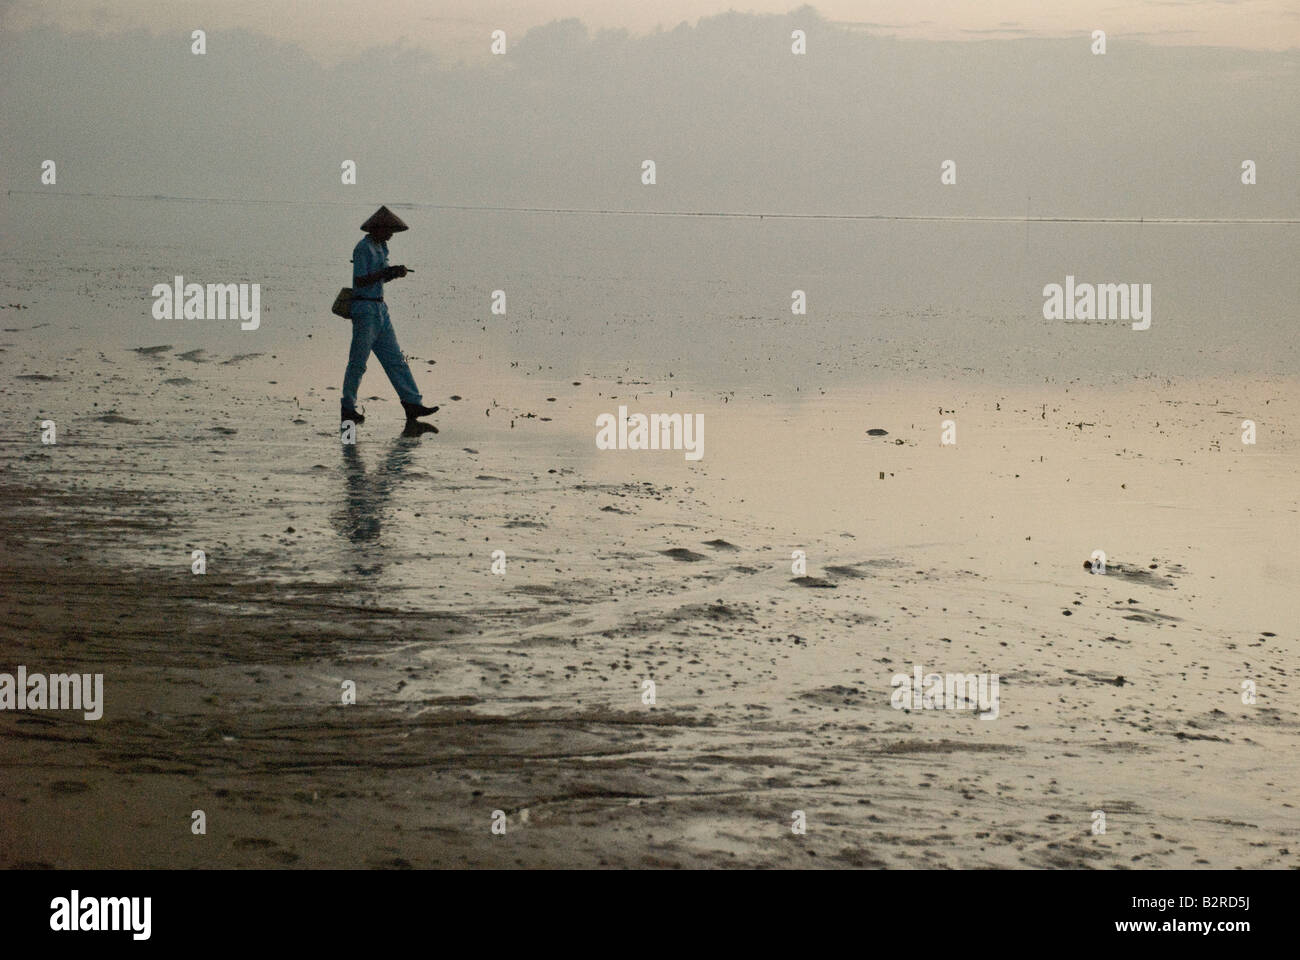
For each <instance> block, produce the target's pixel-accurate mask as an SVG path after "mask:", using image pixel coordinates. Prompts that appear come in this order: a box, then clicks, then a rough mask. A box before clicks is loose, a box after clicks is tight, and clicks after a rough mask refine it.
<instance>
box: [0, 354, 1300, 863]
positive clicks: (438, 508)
mask: <svg viewBox="0 0 1300 960" xmlns="http://www.w3.org/2000/svg"><path fill="white" fill-rule="evenodd" d="M11 340H12V338H11ZM10 346H11V349H18V348H15V347H14V345H13V343H12V342H11V345H10ZM139 346H141V347H144V348H145V349H143V350H141V351H138V352H136V353H133V352H131V351H130V350H129V349H125V348H124V349H122V350H120V351H118V352H116V353H111V352H97V351H94V350H86V351H82V352H80V353H76V354H73V356H72V359H71V360H69V359H66V358H65V359H64V360H62V361H56V359H55V358H45V359H43V360H41V361H40V362H36V361H35V360H32V361H31V362H29V363H27V364H26V365H25V367H26V369H25V372H26V373H27V374H28V375H29V378H28V379H20V380H16V381H11V383H10V384H9V386H8V387H7V388H5V390H4V392H3V393H0V407H3V411H4V414H5V418H6V422H7V423H8V424H9V427H8V428H7V431H6V433H7V435H6V437H5V441H6V442H5V444H4V459H3V469H2V470H0V486H2V487H3V490H2V493H3V502H4V508H3V510H2V511H0V584H2V586H3V597H2V600H0V606H2V607H3V618H2V619H3V624H4V625H3V627H2V628H0V670H12V669H13V668H15V667H17V666H18V665H20V664H22V665H25V666H27V667H28V669H29V670H32V671H36V670H41V671H45V672H49V673H54V672H59V671H62V670H77V671H82V672H84V671H91V672H102V673H103V674H104V676H105V681H104V687H105V701H106V702H105V707H104V716H103V718H102V719H101V720H98V721H95V722H87V721H85V720H83V719H82V718H81V716H80V714H76V713H72V712H66V713H65V712H59V713H55V712H42V711H23V712H19V711H12V710H6V711H3V712H0V763H3V765H4V767H5V768H6V771H7V773H6V776H5V778H4V780H3V784H0V826H2V829H0V864H3V865H4V866H7V867H15V866H50V867H125V866H143V867H192V866H216V867H259V866H286V867H314V866H367V867H387V868H401V867H429V866H465V865H475V866H511V865H524V866H530V867H533V866H596V865H611V866H650V867H697V866H799V867H813V866H816V867H828V866H839V867H843V866H855V867H878V866H888V867H984V866H1005V867H1101V868H1146V867H1184V866H1186V867H1196V866H1203V867H1217V868H1228V867H1265V868H1272V867H1279V868H1286V867H1295V866H1296V865H1297V863H1298V862H1300V861H1298V860H1297V851H1300V838H1298V837H1297V831H1298V830H1300V826H1298V821H1297V817H1296V810H1295V807H1294V803H1295V796H1296V788H1297V785H1298V784H1297V780H1298V779H1300V778H1298V777H1297V760H1296V757H1297V755H1298V752H1297V747H1298V746H1300V743H1298V742H1297V740H1298V737H1297V730H1298V729H1300V727H1298V725H1297V720H1298V716H1300V715H1298V714H1297V711H1296V707H1295V698H1294V694H1293V691H1292V689H1291V673H1292V671H1293V669H1294V666H1293V663H1294V656H1295V651H1296V639H1297V638H1296V632H1295V629H1296V627H1295V625H1296V623H1297V622H1300V620H1298V619H1297V613H1298V612H1300V610H1297V598H1296V594H1295V591H1294V585H1295V583H1296V582H1297V579H1298V578H1300V558H1298V557H1297V551H1296V550H1295V538H1296V534H1297V532H1298V528H1297V509H1298V508H1297V502H1296V496H1295V486H1294V476H1295V473H1296V469H1297V467H1298V466H1300V451H1298V450H1297V443H1296V439H1295V437H1294V436H1293V435H1292V434H1291V433H1290V432H1289V429H1288V427H1287V425H1288V424H1291V423H1295V422H1297V416H1298V415H1300V390H1298V389H1297V387H1296V385H1295V384H1294V383H1289V382H1285V383H1283V382H1276V381H1265V380H1259V381H1251V380H1247V379H1242V380H1239V381H1216V382H1192V381H1184V382H1178V383H1172V384H1170V383H1167V382H1164V381H1161V382H1159V383H1158V384H1157V383H1155V382H1134V383H1132V384H1130V385H1127V386H1121V387H1115V386H1113V385H1112V386H1109V387H1108V388H1107V389H1106V390H1104V391H1103V390H1090V389H1086V388H1083V387H1081V386H1078V385H1071V386H1069V387H1066V386H1063V385H1059V384H1052V385H1045V386H1044V387H1041V388H1020V389H1018V390H1017V391H1010V390H1000V389H998V388H996V387H993V386H990V385H988V384H986V383H979V382H977V381H976V380H974V379H969V380H960V379H959V380H955V381H949V382H945V383H942V384H939V383H936V384H929V385H927V384H922V383H917V382H910V381H909V382H900V383H896V384H893V385H889V386H880V387H875V388H863V389H858V390H843V391H839V392H826V393H819V394H818V395H817V396H816V397H815V398H814V397H803V396H800V397H797V398H796V397H792V396H790V395H784V396H766V397H765V396H762V395H760V393H759V392H757V391H756V392H755V394H754V395H752V396H748V397H746V396H739V395H735V394H729V395H727V396H725V397H723V396H716V395H709V394H707V393H704V392H699V391H696V392H691V391H689V390H683V389H681V388H680V387H679V386H674V387H673V390H672V394H671V395H670V394H669V388H668V387H667V386H666V385H663V384H651V383H645V382H642V383H620V382H617V381H613V380H602V379H600V378H593V377H587V376H563V377H557V378H556V379H555V380H553V381H542V380H538V379H526V378H524V377H517V378H516V379H513V380H511V379H509V378H508V376H505V375H502V376H501V377H500V379H499V380H498V381H496V382H490V383H489V382H488V381H487V380H485V379H484V377H483V375H482V374H481V371H477V370H475V369H473V367H472V365H471V364H469V363H466V364H464V365H462V366H457V365H455V364H454V363H450V362H444V363H442V364H441V365H440V367H439V370H438V374H439V379H438V384H439V390H440V391H441V392H440V393H439V394H438V395H437V396H430V400H431V402H442V403H443V404H444V411H443V413H442V414H440V415H439V416H438V417H437V418H435V419H436V421H437V423H438V425H439V429H440V432H439V433H438V434H424V435H403V433H402V431H401V421H400V417H399V416H396V415H393V413H392V409H395V404H394V403H392V402H391V401H390V402H387V403H385V402H384V401H381V400H379V399H376V400H373V401H371V409H370V411H369V413H370V419H369V420H368V421H367V423H366V424H365V425H364V427H363V430H362V433H361V437H360V440H359V442H358V444H357V446H356V447H355V448H341V446H340V444H339V443H338V439H337V437H336V435H335V433H334V426H335V425H334V422H333V418H334V416H335V409H336V404H337V400H336V397H335V394H333V393H330V392H328V391H324V390H322V391H320V392H317V393H313V394H311V395H307V394H305V393H304V391H302V390H301V389H300V388H296V387H294V386H293V385H291V384H282V383H280V376H281V374H280V373H278V372H277V370H280V369H282V367H277V366H275V363H276V361H273V359H272V357H270V356H262V357H258V356H253V357H245V358H241V362H240V363H239V364H238V365H237V369H238V371H239V373H238V374H237V376H238V377H239V378H241V379H240V380H239V381H238V383H239V384H240V387H239V389H238V390H234V391H232V389H231V380H230V378H231V377H233V376H236V374H232V373H231V372H230V371H231V370H232V367H231V366H230V365H228V364H226V363H225V361H226V360H227V359H228V358H227V357H225V356H224V355H222V354H220V353H218V352H215V351H214V352H213V353H212V355H211V356H210V357H208V358H207V359H208V360H209V361H210V362H207V363H200V364H196V363H194V362H192V360H193V358H192V356H190V355H189V349H188V348H187V347H186V346H185V345H182V344H177V345H176V346H174V347H170V346H169V347H167V348H166V349H165V350H164V348H162V347H153V346H152V345H151V344H148V343H144V344H140V345H139ZM97 353H98V355H96V354H97ZM33 355H34V354H33ZM278 362H279V363H281V364H283V361H278ZM55 368H57V370H58V374H59V376H58V377H57V378H55V379H44V380H39V379H31V376H33V375H35V374H36V373H38V372H39V371H40V370H50V369H55ZM96 373H98V374H101V376H100V377H98V378H97V377H96V376H95V374H96ZM372 376H377V374H373V375H372ZM574 381H577V382H576V383H575V382H574ZM88 384H89V385H91V386H89V387H88V386H87V385H88ZM232 393H233V394H234V395H233V396H232ZM453 393H454V394H455V395H456V396H458V397H459V398H460V399H459V400H457V401H449V400H447V399H446V396H447V395H450V394H453ZM552 398H554V399H552ZM619 403H627V404H629V405H632V404H635V405H636V409H647V410H655V409H659V410H663V411H666V412H672V411H684V412H692V413H694V412H698V413H702V414H703V415H704V418H705V420H706V421H707V423H708V431H707V434H706V437H707V444H706V447H705V453H704V456H703V458H702V459H701V460H699V461H696V462H689V461H687V460H686V459H685V458H684V457H683V456H682V454H681V452H680V451H671V450H668V451H653V452H650V451H626V450H624V451H598V450H597V449H596V447H595V443H594V433H595V427H594V424H595V418H596V416H597V415H598V414H599V413H600V412H601V411H604V410H610V409H614V408H615V407H616V406H617V404H619ZM390 408H392V409H390ZM46 416H50V417H55V418H56V420H57V422H58V424H59V434H58V443H57V444H56V445H53V446H47V445H43V444H41V443H40V442H39V430H38V423H39V419H40V418H42V417H46ZM1246 418H1250V419H1254V420H1256V421H1257V422H1258V425H1259V443H1258V444H1256V445H1255V446H1247V445H1243V444H1241V443H1240V424H1241V421H1242V420H1243V419H1246ZM949 420H950V421H953V422H954V423H955V424H956V430H957V434H956V440H957V443H956V444H955V445H952V446H944V445H942V444H941V443H940V436H941V431H942V429H943V423H944V421H949ZM880 430H883V431H885V433H884V434H883V435H880V434H877V435H872V431H880ZM196 549H201V550H203V551H204V552H205V556H206V563H207V568H206V569H207V572H206V573H205V574H204V575H202V576H197V575H195V574H193V573H192V572H191V563H192V559H191V558H192V552H193V551H194V550H196ZM1098 549H1100V550H1103V551H1104V552H1105V553H1106V555H1107V565H1108V566H1107V572H1106V573H1105V574H1093V573H1090V572H1088V571H1087V570H1085V569H1084V567H1083V562H1084V561H1085V560H1089V558H1090V556H1091V555H1092V553H1093V551H1094V550H1098ZM494 550H501V551H504V554H505V559H506V567H505V573H504V574H503V575H494V574H493V573H492V572H491V566H492V562H493V555H492V554H493V551H494ZM798 552H802V554H803V557H804V564H805V567H804V569H802V570H799V569H796V567H795V563H796V559H795V558H796V555H797V553H798ZM810 588H812V589H810ZM917 666H920V667H921V668H922V669H923V670H925V671H930V670H933V671H936V672H941V673H942V672H958V673H963V674H965V673H988V674H993V673H995V674H997V675H998V677H999V680H1000V702H999V707H998V711H997V716H996V719H994V718H991V717H981V716H977V713H976V711H974V710H970V709H953V710H898V709H894V708H892V707H891V692H892V688H891V677H893V676H894V675H895V674H911V673H912V671H913V670H914V669H915V668H916V667H917ZM647 680H650V681H653V683H654V690H655V702H654V703H653V704H652V705H651V704H647V703H646V702H645V701H644V699H643V698H644V696H645V693H646V686H645V682H646V681H647ZM1245 681H1253V683H1254V684H1255V685H1256V702H1255V703H1253V704H1246V703H1243V701H1242V693H1243V687H1242V684H1243V682H1245ZM345 682H350V683H352V684H355V692H356V703H355V704H354V705H344V704H343V702H342V701H343V690H344V687H345ZM196 810H202V811H203V812H204V814H205V816H206V821H207V833H206V835H202V836H197V835H194V834H193V833H192V832H191V816H192V813H193V812H194V811H196ZM797 810H798V811H803V812H804V814H805V816H806V819H807V833H806V834H804V835H802V836H800V835H795V834H794V833H792V831H791V823H792V817H793V815H794V811H797ZM496 811H500V814H499V815H498V818H499V817H502V816H503V817H504V820H505V823H506V833H505V835H504V836H500V835H494V834H493V833H492V831H491V827H492V824H493V819H494V813H495V812H496ZM1094 811H1102V812H1103V813H1104V815H1105V819H1106V832H1105V833H1104V834H1102V835H1097V834H1094V833H1093V830H1092V826H1093V823H1094V820H1095V817H1094Z"/></svg>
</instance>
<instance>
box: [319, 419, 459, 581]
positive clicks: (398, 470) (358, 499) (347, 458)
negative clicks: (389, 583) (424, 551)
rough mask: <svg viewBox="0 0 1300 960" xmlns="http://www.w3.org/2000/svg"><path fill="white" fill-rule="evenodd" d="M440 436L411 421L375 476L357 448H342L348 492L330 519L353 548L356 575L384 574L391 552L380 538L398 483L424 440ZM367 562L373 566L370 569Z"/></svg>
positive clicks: (428, 425) (434, 429) (426, 425)
mask: <svg viewBox="0 0 1300 960" xmlns="http://www.w3.org/2000/svg"><path fill="white" fill-rule="evenodd" d="M437 432H438V428H437V427H435V426H434V425H433V424H431V423H421V422H419V421H418V420H409V421H407V424H406V428H405V429H404V430H403V431H402V435H401V436H400V437H398V438H397V439H396V440H394V441H393V445H392V446H391V447H390V448H389V449H388V453H386V454H385V455H384V459H383V460H382V461H381V462H380V464H379V467H378V469H376V470H375V471H374V472H373V473H367V472H366V465H365V461H363V460H362V459H361V454H360V452H359V451H358V450H357V445H356V444H354V443H345V444H342V449H343V470H344V481H345V486H346V489H345V490H344V496H343V503H342V505H341V506H340V507H339V509H338V510H336V511H335V512H334V515H333V516H332V517H331V518H330V519H331V522H332V523H333V526H334V529H335V530H336V531H337V532H338V534H339V536H341V537H343V538H345V539H346V540H347V541H348V542H349V543H350V544H351V545H352V550H351V551H350V553H351V555H352V559H353V567H352V569H353V572H354V573H357V574H360V575H371V574H377V573H381V572H382V571H383V566H384V565H383V562H382V558H383V557H384V556H386V555H387V551H385V550H384V549H383V548H382V547H381V546H380V543H379V534H380V531H381V529H382V528H383V517H384V514H385V513H386V512H387V508H388V501H389V500H390V499H391V497H392V495H393V489H394V487H396V486H397V482H398V481H399V480H401V479H402V478H403V477H404V476H405V474H406V470H407V468H408V467H409V466H410V465H411V457H412V454H414V452H415V448H416V447H418V446H419V445H420V436H421V435H422V434H425V433H437ZM370 546H373V547H376V548H377V552H373V553H372V552H370V551H368V550H366V549H365V548H366V547H370ZM366 561H371V562H370V563H369V565H367V563H366Z"/></svg>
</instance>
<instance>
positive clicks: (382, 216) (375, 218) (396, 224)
mask: <svg viewBox="0 0 1300 960" xmlns="http://www.w3.org/2000/svg"><path fill="white" fill-rule="evenodd" d="M361 229H362V230H364V231H366V232H367V233H369V232H370V231H372V230H392V231H393V233H401V232H402V231H403V230H410V229H411V228H410V227H408V226H407V225H406V224H404V223H403V222H402V218H401V217H399V216H398V215H397V214H395V213H393V211H391V210H389V209H388V208H387V207H380V208H379V209H378V210H376V211H375V212H374V213H373V214H371V215H370V219H369V220H367V221H366V222H365V223H363V224H362V225H361Z"/></svg>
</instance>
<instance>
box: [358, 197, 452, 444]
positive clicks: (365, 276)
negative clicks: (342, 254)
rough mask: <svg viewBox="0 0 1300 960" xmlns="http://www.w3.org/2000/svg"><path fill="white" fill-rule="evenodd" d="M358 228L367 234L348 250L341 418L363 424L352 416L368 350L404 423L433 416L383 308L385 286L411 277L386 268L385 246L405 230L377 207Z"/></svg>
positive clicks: (394, 217)
mask: <svg viewBox="0 0 1300 960" xmlns="http://www.w3.org/2000/svg"><path fill="white" fill-rule="evenodd" d="M361 229H362V230H364V231H366V235H365V236H364V237H362V238H361V241H360V242H359V243H358V244H357V245H356V247H355V248H353V250H352V307H351V316H352V347H351V349H350V350H349V351H348V366H347V370H346V371H345V372H344V374H343V398H342V411H341V417H340V419H342V420H344V421H347V420H351V421H352V422H353V423H362V422H364V421H365V419H366V418H365V417H363V416H362V415H361V414H360V413H358V412H357V390H358V388H360V386H361V376H362V374H364V373H365V372H366V362H367V361H368V360H369V359H370V353H371V351H374V354H375V356H376V357H378V358H379V363H380V365H381V366H382V367H383V368H384V373H386V374H388V379H389V381H390V382H391V383H392V385H393V389H394V390H396V391H397V396H398V399H400V400H401V401H402V409H403V410H405V411H406V419H407V420H414V419H415V418H417V417H427V416H428V415H429V414H431V413H437V412H438V408H437V407H426V406H425V405H424V398H423V397H422V396H421V395H420V389H419V387H417V386H416V385H415V377H413V376H412V375H411V368H410V367H409V366H407V363H406V357H404V356H403V355H402V348H401V347H399V346H398V345H397V334H396V333H395V332H394V330H393V323H392V321H391V320H390V319H389V317H388V305H387V304H385V303H384V284H385V283H387V282H389V281H390V280H396V279H398V278H400V277H405V276H406V275H407V274H408V273H410V272H411V271H410V270H408V269H407V268H406V267H405V266H402V265H400V264H399V265H397V266H393V267H390V266H389V265H388V241H389V240H390V239H392V236H393V234H394V233H398V232H400V231H402V230H408V229H410V228H409V227H407V225H406V224H405V223H403V222H402V219H401V217H399V216H398V215H397V214H395V213H393V211H391V210H389V209H388V208H387V207H380V208H379V209H378V210H376V211H375V213H374V215H373V216H371V217H370V219H369V220H367V221H366V222H365V223H363V224H362V225H361Z"/></svg>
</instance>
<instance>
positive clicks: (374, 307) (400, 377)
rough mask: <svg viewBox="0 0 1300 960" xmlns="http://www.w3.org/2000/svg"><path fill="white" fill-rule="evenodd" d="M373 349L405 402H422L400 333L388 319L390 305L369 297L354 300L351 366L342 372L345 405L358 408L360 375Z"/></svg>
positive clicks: (350, 352) (350, 351)
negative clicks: (399, 341) (398, 337)
mask: <svg viewBox="0 0 1300 960" xmlns="http://www.w3.org/2000/svg"><path fill="white" fill-rule="evenodd" d="M372 350H373V351H374V354H375V356H376V357H378V358H379V363H380V365H381V366H382V367H383V368H384V373H386V374H388V379H389V381H390V382H391V383H392V384H393V389H394V390H396V391H397V396H398V398H399V399H401V400H402V401H403V402H405V403H420V402H422V400H423V398H422V397H421V396H420V388H419V387H417V386H416V385H415V377H413V376H411V368H410V367H408V366H407V365H406V357H404V356H402V348H401V347H399V346H398V345H397V334H396V333H395V332H394V331H393V323H392V321H391V320H389V319H388V305H387V304H384V303H376V302H373V301H366V300H359V301H358V300H354V301H353V302H352V348H351V350H349V351H348V368H347V371H346V372H345V373H344V374H343V406H345V407H347V408H349V409H355V408H356V405H357V390H358V388H360V386H361V375H362V374H364V373H365V372H366V361H367V360H369V359H370V352H371V351H372Z"/></svg>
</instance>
